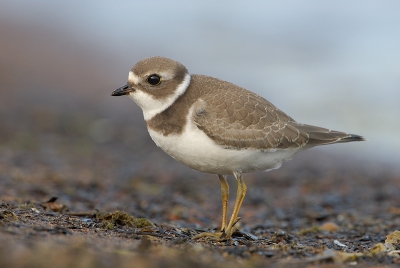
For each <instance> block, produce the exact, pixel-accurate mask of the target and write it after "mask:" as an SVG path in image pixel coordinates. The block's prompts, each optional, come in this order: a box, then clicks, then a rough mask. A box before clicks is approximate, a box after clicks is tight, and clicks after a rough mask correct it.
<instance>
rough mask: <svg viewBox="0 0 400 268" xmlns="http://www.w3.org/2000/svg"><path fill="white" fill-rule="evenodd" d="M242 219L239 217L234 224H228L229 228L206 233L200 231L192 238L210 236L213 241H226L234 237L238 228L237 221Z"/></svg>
mask: <svg viewBox="0 0 400 268" xmlns="http://www.w3.org/2000/svg"><path fill="white" fill-rule="evenodd" d="M239 220H240V218H238V219H237V220H236V221H235V222H234V223H233V224H232V226H228V228H226V229H223V230H222V231H220V232H215V233H212V232H204V233H200V234H198V235H195V236H194V237H193V238H192V239H193V240H196V239H199V238H208V239H209V240H212V241H225V240H228V239H229V238H231V237H232V234H233V233H234V232H235V231H236V228H234V226H235V225H236V223H238V221H239Z"/></svg>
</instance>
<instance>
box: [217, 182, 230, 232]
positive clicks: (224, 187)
mask: <svg viewBox="0 0 400 268" xmlns="http://www.w3.org/2000/svg"><path fill="white" fill-rule="evenodd" d="M218 179H219V182H220V183H221V197H222V225H221V232H223V231H225V228H226V224H227V221H228V217H227V214H228V199H229V184H228V182H227V181H226V177H225V176H224V175H218Z"/></svg>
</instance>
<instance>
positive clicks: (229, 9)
mask: <svg viewBox="0 0 400 268" xmlns="http://www.w3.org/2000/svg"><path fill="white" fill-rule="evenodd" d="M399 10H400V2H399V1H396V0H392V1H390V0H385V1H361V0H359V1H350V2H349V1H318V0H306V1H304V0H302V1H285V2H282V1H251V2H248V1H217V2H216V1H214V2H212V1H123V0H119V1H50V0H40V1H20V0H12V1H11V0H3V1H1V3H0V92H1V98H0V153H1V155H0V171H1V172H2V174H3V175H2V179H3V183H5V182H4V181H9V183H10V185H11V184H12V183H15V181H18V178H19V179H20V180H21V181H26V180H28V181H29V182H30V183H29V187H32V185H34V182H35V181H38V180H40V179H43V178H45V179H46V180H44V181H45V182H46V183H45V184H44V185H43V184H42V185H41V186H40V187H37V189H36V190H35V191H36V192H38V193H41V194H42V195H43V196H46V195H50V192H51V191H53V190H46V187H53V186H54V185H55V186H58V185H64V186H65V187H66V188H63V189H64V190H63V194H65V195H67V196H68V195H73V194H76V191H79V190H80V189H87V190H88V191H86V192H85V198H89V197H88V195H90V193H91V191H89V190H90V187H94V185H95V183H94V181H97V182H98V181H104V182H107V183H105V184H104V185H103V186H102V187H105V188H112V187H116V186H115V184H116V183H122V182H124V181H125V180H128V179H129V181H130V182H129V183H130V184H132V185H133V186H132V188H134V189H141V191H142V192H143V191H144V192H146V191H147V192H148V193H158V192H157V191H160V190H157V189H158V188H148V187H147V186H143V185H142V184H143V178H145V179H146V180H147V181H149V180H151V178H154V181H157V182H159V183H161V184H162V183H163V182H164V183H165V184H164V185H167V182H168V181H169V180H172V179H171V178H173V177H177V176H180V177H185V176H190V177H199V178H200V177H202V178H203V177H205V178H206V179H205V181H208V180H209V181H210V182H211V181H212V183H214V184H213V185H214V186H215V189H216V190H215V191H216V194H217V193H218V191H219V188H218V187H219V184H218V183H217V181H216V180H215V178H214V176H212V175H205V174H200V173H199V172H196V171H191V170H189V169H188V168H186V167H184V166H182V165H181V164H179V163H176V162H175V161H174V160H172V159H171V158H170V157H169V156H167V155H166V154H164V153H163V152H162V151H161V150H160V149H158V148H156V146H155V145H154V144H153V143H152V141H151V139H150V137H149V136H148V134H147V130H146V128H145V124H144V122H143V118H142V113H141V110H140V109H139V108H138V107H137V106H136V105H135V104H134V103H133V102H132V101H131V100H130V99H128V98H122V97H119V98H115V97H111V96H110V94H111V92H112V91H113V90H114V89H115V88H117V87H119V86H121V85H123V84H124V83H126V81H127V77H128V71H129V70H130V68H131V67H132V66H133V65H134V64H135V63H136V62H137V61H139V60H141V59H143V58H146V57H150V56H157V55H159V56H165V57H169V58H172V59H175V60H177V61H180V62H181V63H183V64H184V65H185V66H186V67H187V68H188V70H189V72H191V73H198V74H205V75H210V76H214V77H218V78H220V79H223V80H227V81H230V82H233V83H235V84H237V85H240V86H242V87H245V88H247V89H250V90H252V91H254V92H256V93H258V94H259V95H261V96H263V97H265V98H266V99H268V100H269V101H271V102H272V103H273V104H275V105H276V106H277V107H279V108H280V109H282V110H283V111H284V112H286V113H287V114H289V115H290V116H292V117H293V118H294V119H295V120H297V121H299V122H301V123H307V124H314V125H318V126H323V127H327V128H330V129H335V130H341V131H346V132H350V133H355V134H360V135H363V136H365V137H366V138H367V139H368V141H367V142H360V143H351V144H340V145H332V146H323V147H321V148H315V149H313V150H310V151H309V152H304V153H302V154H300V155H298V156H296V157H295V159H294V160H292V162H294V164H291V165H296V163H297V164H300V163H303V162H307V161H309V162H311V163H319V164H320V165H321V166H323V165H324V163H326V162H327V161H333V162H334V164H336V163H337V165H343V164H349V163H354V162H357V163H358V165H357V168H358V169H360V168H361V169H366V170H368V172H370V171H371V170H373V169H374V168H377V170H379V172H380V171H381V170H388V169H390V170H398V169H399V167H398V163H399V159H400V157H399V150H400V139H399V133H400V121H399V120H400V49H399V48H400V32H399V25H400V16H399ZM331 164H332V163H331ZM288 165H289V167H290V164H288ZM283 168H285V166H284V167H283ZM273 172H276V171H273ZM377 172H378V171H377ZM35 174H36V175H35ZM25 175H29V176H31V177H32V178H31V179H27V178H26V177H24V176H25ZM46 176H47V177H46ZM255 176H260V177H261V176H262V177H265V176H266V175H264V174H263V173H261V175H255ZM22 177H24V179H22ZM132 178H133V179H132ZM7 179H8V180H7ZM66 179H69V180H70V181H71V180H75V181H77V182H79V185H78V186H76V185H75V186H73V187H70V188H68V180H66ZM193 182H194V181H193V180H187V183H188V184H190V183H193ZM51 183H53V186H51ZM196 183H199V181H196ZM4 185H5V186H4ZM4 185H3V191H5V190H4V189H5V188H4V187H6V186H7V183H5V184H4ZM21 185H24V184H22V183H21V184H20V185H19V187H22V186H21ZM46 185H47V186H46ZM27 187H28V186H27ZM141 187H142V188H141ZM146 187H147V188H146ZM176 187H178V186H176ZM179 187H180V186H179ZM188 187H189V186H188ZM6 188H7V187H6ZM11 188H12V189H14V188H13V187H11ZM189 188H190V187H189ZM19 189H20V190H14V191H15V192H10V189H8V191H9V192H7V194H9V195H10V194H11V195H12V194H13V193H14V194H21V193H24V192H23V190H21V188H19ZM29 189H30V190H26V191H27V192H29V193H32V190H31V188H29ZM51 189H53V188H51ZM187 190H188V189H186V188H185V189H183V190H182V191H183V192H184V191H187ZM107 193H112V194H114V195H113V197H115V196H117V194H116V193H114V192H112V191H110V190H108V191H106V194H107ZM58 194H60V193H58ZM77 196H79V194H78V195H77ZM217 197H218V196H217ZM82 199H83V197H82ZM89 199H90V198H89ZM111 199H113V198H111ZM115 199H118V198H115ZM91 200H92V199H91ZM105 200H108V201H107V202H109V201H110V198H109V199H105ZM98 202H101V201H98ZM115 202H117V201H115ZM97 205H98V203H97ZM77 206H79V205H77ZM78 208H79V207H78Z"/></svg>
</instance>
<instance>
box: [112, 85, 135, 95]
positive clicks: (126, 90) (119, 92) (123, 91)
mask: <svg viewBox="0 0 400 268" xmlns="http://www.w3.org/2000/svg"><path fill="white" fill-rule="evenodd" d="M133 90H134V89H133V88H131V86H130V85H129V84H126V85H123V86H122V87H120V88H117V89H116V90H114V91H113V92H112V93H111V96H123V95H127V94H129V92H132V91H133Z"/></svg>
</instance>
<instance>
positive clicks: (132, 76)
mask: <svg viewBox="0 0 400 268" xmlns="http://www.w3.org/2000/svg"><path fill="white" fill-rule="evenodd" d="M139 81H140V79H139V76H137V75H136V74H134V73H133V72H132V71H130V72H129V75H128V82H129V83H131V84H135V85H137V84H139Z"/></svg>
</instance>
